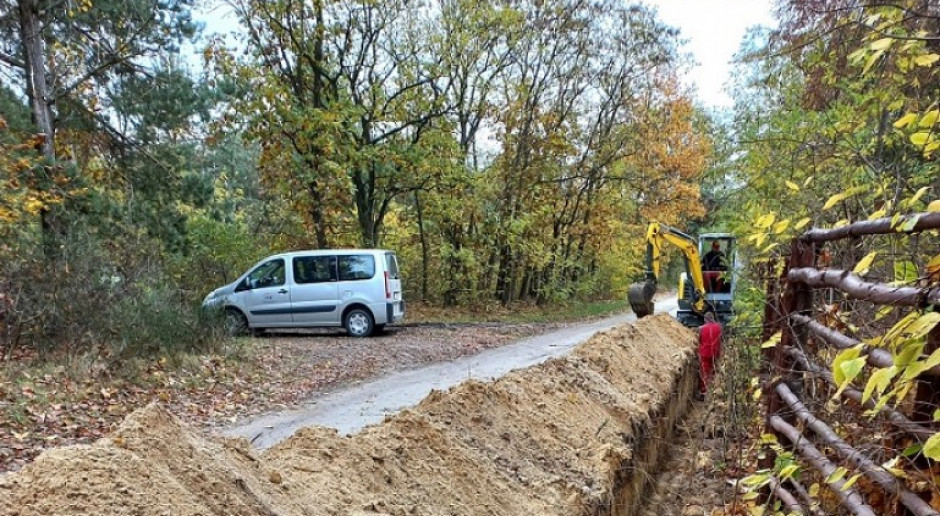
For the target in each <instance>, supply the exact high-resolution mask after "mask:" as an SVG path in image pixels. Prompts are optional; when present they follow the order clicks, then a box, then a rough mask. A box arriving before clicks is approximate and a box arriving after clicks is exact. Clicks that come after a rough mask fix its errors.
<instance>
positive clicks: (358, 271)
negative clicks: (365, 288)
mask: <svg viewBox="0 0 940 516" xmlns="http://www.w3.org/2000/svg"><path fill="white" fill-rule="evenodd" d="M338 258H339V259H338V261H337V265H338V268H339V280H340V281H352V280H367V279H372V277H373V276H375V258H374V257H372V256H371V255H368V254H352V255H348V256H340V257H338Z"/></svg>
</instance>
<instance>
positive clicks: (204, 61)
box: [0, 0, 940, 357]
mask: <svg viewBox="0 0 940 516" xmlns="http://www.w3.org/2000/svg"><path fill="white" fill-rule="evenodd" d="M226 5H227V7H228V8H229V9H230V11H231V12H232V13H233V14H234V16H236V17H237V20H238V27H239V29H238V30H237V31H236V32H235V33H234V34H231V35H221V34H208V35H206V34H203V32H204V27H203V26H202V24H200V23H198V22H196V21H195V19H194V16H193V13H194V9H195V8H196V6H195V5H194V3H193V2H192V1H189V0H133V1H111V0H97V1H92V0H81V1H80V2H78V3H72V2H65V3H62V2H57V1H43V0H19V1H11V0H6V1H4V2H2V3H0V34H2V36H3V37H2V44H0V73H2V80H0V99H2V100H0V145H2V147H3V148H2V151H0V174H2V175H0V181H2V182H3V190H2V193H0V235H2V240H0V255H2V256H0V296H2V297H0V306H2V310H3V311H2V325H0V330H2V332H3V334H2V339H0V342H3V346H4V352H10V350H12V349H13V348H15V347H18V346H26V347H30V348H37V349H46V348H54V349H61V348H63V347H64V348H65V349H66V350H87V349H97V347H100V348H101V349H104V350H107V353H108V354H113V356H114V357H120V356H121V355H122V354H123V353H131V354H135V353H144V354H147V353H154V352H158V351H162V350H165V349H174V348H179V349H188V348H191V347H198V346H201V345H204V344H206V343H207V340H208V341H211V340H212V339H213V337H212V336H211V335H210V334H209V333H207V332H205V331H200V329H199V328H200V327H201V325H202V324H203V323H204V321H202V320H201V315H200V311H199V310H198V304H199V301H200V300H201V299H202V297H203V296H204V295H205V294H206V293H207V292H208V291H210V290H211V289H212V288H214V287H216V286H218V285H221V284H224V283H226V282H228V281H231V280H232V279H233V278H234V277H236V276H237V275H238V274H240V273H241V272H242V271H243V270H245V268H246V267H247V266H249V265H250V264H251V263H253V262H254V261H255V260H257V259H259V258H261V257H263V256H265V255H268V254H271V253H273V252H277V251H282V250H289V249H305V248H306V249H316V248H333V247H369V248H371V247H382V248H389V249H394V250H396V252H397V253H398V254H399V258H400V260H401V262H402V268H403V277H404V281H405V289H406V291H407V295H408V297H409V298H410V299H414V300H416V301H422V302H425V303H428V304H430V305H434V306H444V307H447V306H480V305H488V304H497V305H502V306H507V307H512V306H515V305H518V304H537V305H550V304H559V303H567V302H572V301H576V300H587V299H617V298H622V297H623V295H624V292H625V288H626V286H627V285H628V284H629V283H630V282H631V281H632V280H634V279H636V278H637V277H638V276H639V275H640V274H641V273H642V269H643V265H642V261H643V260H642V256H643V249H644V243H643V229H644V227H645V225H646V224H647V223H648V222H649V221H651V220H657V221H659V222H663V223H666V224H671V225H676V226H678V227H683V228H688V229H689V230H690V231H696V230H699V229H715V230H723V231H733V232H735V233H736V234H738V235H739V237H741V241H742V248H743V250H744V251H745V252H746V253H748V256H749V258H748V261H749V263H752V264H755V265H756V264H759V263H760V262H761V261H762V260H763V259H765V258H766V257H769V256H771V255H773V254H774V253H775V252H777V251H778V250H779V249H777V248H778V246H779V245H780V244H781V243H783V242H785V239H786V238H789V237H790V236H792V235H793V234H795V233H796V232H798V231H800V230H802V229H804V228H807V227H811V226H819V227H830V226H838V225H842V224H846V223H848V222H849V221H855V220H861V219H864V218H868V217H873V218H876V217H878V216H885V215H887V216H890V215H892V214H895V213H907V212H913V211H918V210H923V209H924V208H925V207H926V206H927V205H928V203H929V202H930V201H931V200H932V199H934V198H935V196H936V194H937V192H936V191H935V190H936V189H937V186H936V185H937V183H938V181H937V179H938V170H937V161H936V151H937V150H938V148H940V139H938V137H937V136H936V134H935V127H936V125H937V121H938V116H937V113H938V112H940V111H938V104H937V102H938V95H937V91H938V90H937V87H938V74H937V70H938V69H940V66H938V62H937V61H938V54H937V50H938V49H937V46H938V44H937V41H938V34H940V26H938V25H940V22H938V11H937V8H936V6H933V5H932V4H930V3H924V2H914V1H906V2H902V3H900V4H896V3H892V4H887V3H884V4H883V3H881V2H853V1H848V0H845V1H842V2H840V3H839V5H835V4H833V3H831V2H818V1H812V0H788V1H780V2H778V3H777V5H776V12H775V14H776V16H777V19H778V26H777V27H775V28H772V29H771V28H755V29H753V30H752V31H751V32H750V33H749V34H748V37H747V38H746V40H745V41H744V42H743V43H742V47H741V50H740V52H739V54H738V57H737V64H736V67H737V70H736V73H735V74H734V77H735V79H734V81H733V82H734V83H733V84H731V85H730V88H731V92H732V94H733V97H734V99H735V105H734V107H733V109H731V110H725V111H716V110H709V109H707V108H705V107H703V106H702V105H700V103H698V102H697V101H696V98H695V95H694V90H693V89H692V88H693V86H692V85H690V84H687V83H686V82H685V81H684V74H685V73H686V72H687V71H688V69H689V66H690V65H691V63H690V59H691V57H690V55H689V54H688V53H687V51H686V50H684V49H683V46H682V45H683V39H682V35H681V34H680V33H679V32H678V30H676V29H674V28H671V27H669V26H667V25H665V24H664V23H662V22H661V21H660V20H659V19H658V16H657V13H656V10H655V9H653V8H650V7H646V6H643V5H641V4H637V5H625V4H623V3H621V2H617V1H614V0H547V1H531V2H530V1H515V0H513V1H505V2H502V1H500V2H487V3H478V2H475V1H470V0H434V1H431V0H427V1H419V2H415V1H407V0H393V1H388V2H370V1H357V0H350V1H345V0H342V1H340V0H312V1H306V2H303V1H295V0H283V1H281V0H279V1H275V2H268V1H253V0H233V1H232V2H230V3H229V4H226ZM932 206H935V205H932ZM775 249H776V250H775ZM929 258H930V256H912V259H911V260H908V261H909V262H910V263H911V267H914V268H917V267H920V266H922V265H924V264H923V263H921V262H924V261H926V260H928V259H929ZM904 267H907V265H906V264H905V265H904ZM742 312H746V310H742ZM743 317H744V320H746V319H747V315H744V316H743Z"/></svg>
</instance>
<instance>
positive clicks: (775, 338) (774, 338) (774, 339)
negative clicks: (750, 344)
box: [760, 331, 781, 349]
mask: <svg viewBox="0 0 940 516" xmlns="http://www.w3.org/2000/svg"><path fill="white" fill-rule="evenodd" d="M780 338H781V334H780V332H779V331H778V332H777V333H774V334H773V335H771V337H770V338H769V339H767V340H766V341H765V342H764V343H763V344H761V345H760V347H761V349H768V348H773V347H776V346H777V344H778V343H779V342H780Z"/></svg>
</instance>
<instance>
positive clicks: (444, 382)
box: [223, 298, 675, 448]
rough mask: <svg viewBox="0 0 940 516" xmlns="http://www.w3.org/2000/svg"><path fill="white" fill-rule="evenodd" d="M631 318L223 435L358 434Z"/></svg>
mask: <svg viewBox="0 0 940 516" xmlns="http://www.w3.org/2000/svg"><path fill="white" fill-rule="evenodd" d="M673 310H675V298H670V299H666V300H664V301H660V302H658V303H657V312H661V311H673ZM632 320H635V316H634V315H633V314H621V315H616V316H613V317H608V318H604V319H600V320H597V321H594V322H590V323H585V324H577V325H571V326H569V327H566V328H562V329H557V330H555V331H552V332H548V333H543V334H541V335H537V336H533V337H529V338H527V339H523V340H520V341H519V342H516V343H513V344H509V345H504V346H500V347H498V348H497V349H492V350H489V351H485V352H481V353H479V354H474V355H472V356H466V357H464V358H461V359H459V360H452V361H443V362H440V363H436V364H432V365H429V366H426V367H418V368H412V369H407V370H398V371H394V372H392V373H390V374H387V375H385V376H381V377H378V378H377V379H374V380H370V381H368V382H365V383H363V384H360V385H355V386H351V387H348V388H344V389H341V390H338V391H335V392H333V393H329V394H326V395H321V396H316V397H313V398H311V399H310V400H308V401H306V402H304V403H302V404H300V406H298V407H296V408H294V409H291V410H285V411H279V412H275V413H271V414H268V415H265V416H262V417H258V418H254V419H251V420H250V421H248V422H247V423H242V424H238V425H235V426H231V427H229V428H227V429H225V430H224V431H223V433H224V434H225V435H230V436H243V437H246V438H248V439H250V440H251V441H252V442H253V443H254V444H255V446H258V447H260V448H267V447H269V446H272V445H273V444H275V443H277V442H279V441H280V440H282V439H285V438H287V437H289V436H290V435H291V434H293V433H294V432H295V431H296V430H297V429H299V428H302V427H304V426H310V425H322V426H329V427H332V428H336V429H338V430H339V431H340V432H342V433H351V432H355V431H357V430H359V429H361V428H362V427H364V426H366V425H369V424H373V423H378V422H380V421H381V420H382V419H383V418H384V417H385V416H386V415H388V414H392V413H394V412H397V411H398V410H401V409H402V408H405V407H408V406H411V405H413V404H415V403H417V402H418V401H420V400H421V399H422V398H424V397H425V396H426V395H427V394H428V393H430V392H431V391H432V390H433V389H446V388H448V387H451V386H453V385H456V384H458V383H460V382H462V381H464V380H467V379H469V378H476V379H481V380H487V379H491V378H494V377H498V376H501V375H503V374H505V373H507V372H508V371H511V370H513V369H517V368H521V367H527V366H530V365H533V364H537V363H540V362H542V361H544V360H546V359H548V358H550V357H552V356H558V355H561V354H564V353H566V352H567V351H568V350H570V349H571V348H572V347H574V346H575V345H577V344H579V343H581V342H583V341H585V340H587V339H588V338H590V337H591V336H592V335H594V334H595V333H597V332H599V331H604V330H607V329H610V328H612V327H614V326H618V325H621V324H624V323H626V322H629V321H632Z"/></svg>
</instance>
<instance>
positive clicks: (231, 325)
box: [222, 308, 248, 337]
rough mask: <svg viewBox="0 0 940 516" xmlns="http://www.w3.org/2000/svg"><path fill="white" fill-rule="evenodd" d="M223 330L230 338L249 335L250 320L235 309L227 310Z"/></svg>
mask: <svg viewBox="0 0 940 516" xmlns="http://www.w3.org/2000/svg"><path fill="white" fill-rule="evenodd" d="M222 328H224V330H225V333H226V334H227V335H228V336H229V337H240V336H242V335H245V334H246V333H248V319H247V318H246V317H245V314H243V313H241V312H239V311H238V310H236V309H234V308H226V309H225V315H224V319H223V321H222Z"/></svg>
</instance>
